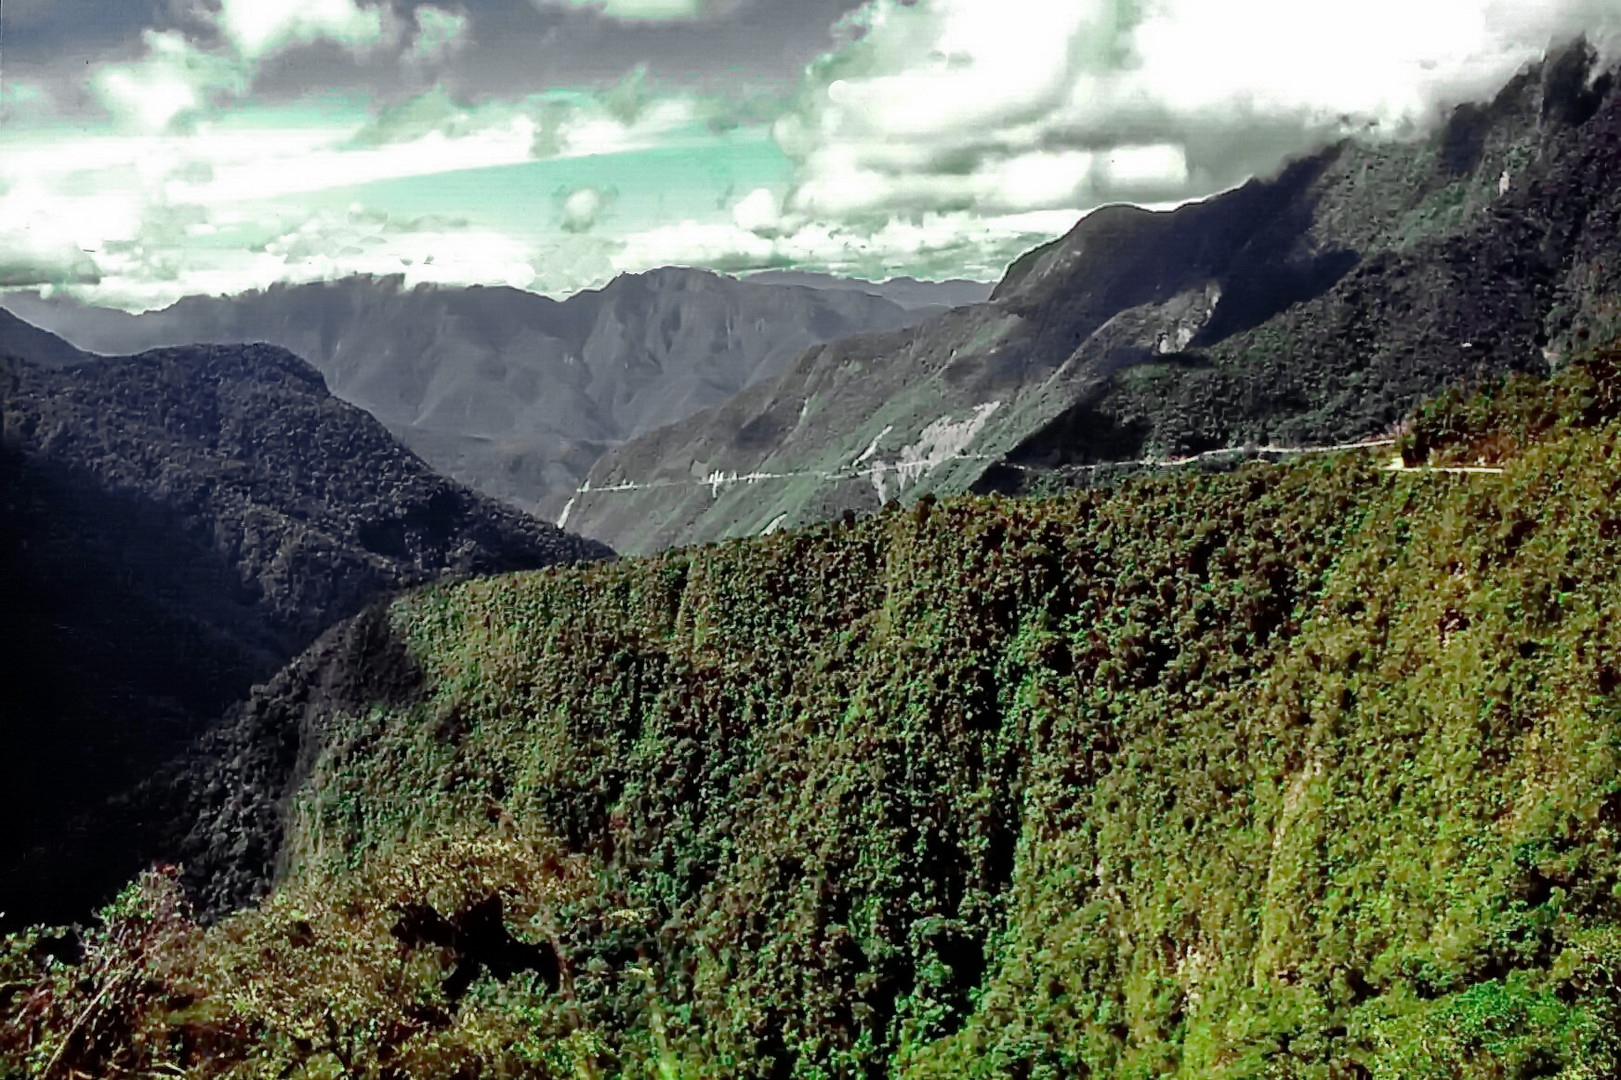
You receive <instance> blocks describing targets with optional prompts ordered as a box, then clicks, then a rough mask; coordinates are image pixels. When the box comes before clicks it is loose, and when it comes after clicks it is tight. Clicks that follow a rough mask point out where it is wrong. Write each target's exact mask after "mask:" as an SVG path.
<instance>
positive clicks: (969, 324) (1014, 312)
mask: <svg viewBox="0 0 1621 1080" xmlns="http://www.w3.org/2000/svg"><path fill="white" fill-rule="evenodd" d="M1594 64H1595V60H1594V54H1593V53H1592V51H1591V50H1590V49H1589V48H1588V47H1587V46H1586V45H1584V44H1578V45H1575V46H1572V47H1570V48H1569V49H1566V50H1564V51H1562V52H1559V53H1557V54H1555V55H1553V56H1551V57H1550V58H1549V59H1548V60H1547V61H1546V62H1545V63H1544V64H1542V65H1541V66H1539V67H1537V68H1535V69H1532V70H1529V71H1527V72H1526V73H1524V74H1522V75H1521V76H1520V77H1518V78H1516V79H1515V80H1514V81H1513V82H1512V83H1511V84H1510V85H1509V86H1507V87H1506V88H1505V89H1504V90H1503V91H1502V92H1501V93H1500V94H1499V95H1498V96H1497V98H1496V99H1495V100H1494V101H1493V102H1491V103H1490V104H1487V105H1466V106H1463V107H1462V108H1460V109H1458V110H1457V111H1456V113H1455V114H1454V115H1453V116H1452V117H1451V119H1450V121H1449V122H1448V123H1447V124H1446V125H1445V126H1444V128H1443V129H1442V130H1440V131H1438V132H1437V133H1435V134H1434V135H1433V137H1431V138H1430V139H1429V140H1428V141H1427V142H1425V143H1423V144H1421V145H1408V144H1394V143H1377V144H1364V143H1358V142H1346V143H1343V144H1340V145H1336V146H1333V147H1330V148H1328V149H1326V150H1324V151H1322V152H1321V153H1318V154H1315V155H1313V156H1310V157H1307V158H1305V159H1303V160H1300V161H1297V162H1295V163H1293V164H1291V165H1290V166H1289V167H1288V168H1286V169H1285V170H1284V171H1283V173H1282V174H1281V175H1280V176H1278V177H1276V178H1273V179H1270V180H1257V181H1254V182H1251V183H1249V184H1246V185H1244V186H1243V187H1242V188H1239V189H1237V190H1234V191H1230V192H1227V193H1225V194H1222V195H1218V196H1216V197H1214V198H1211V199H1208V200H1206V201H1204V202H1202V203H1198V204H1193V205H1188V206H1184V207H1182V208H1180V209H1177V210H1175V211H1172V212H1165V213H1155V212H1150V211H1146V210H1141V209H1137V208H1133V207H1128V206H1113V207H1105V208H1103V209H1101V210H1098V211H1096V212H1095V213H1092V214H1090V215H1088V216H1087V217H1086V218H1085V219H1084V220H1083V221H1081V222H1080V223H1079V224H1078V225H1077V226H1076V227H1075V228H1074V229H1073V230H1072V231H1071V232H1070V233H1069V234H1068V235H1066V236H1064V237H1062V238H1060V239H1058V240H1056V241H1054V242H1053V243H1051V244H1049V245H1047V246H1045V247H1043V248H1041V249H1038V250H1036V251H1033V252H1031V253H1029V254H1028V255H1027V256H1025V257H1023V258H1021V259H1020V260H1018V261H1017V262H1016V263H1015V264H1014V265H1013V266H1011V267H1010V268H1009V270H1008V272H1007V274H1006V276H1005V277H1004V278H1003V280H1002V282H1001V283H1000V284H999V285H998V286H997V287H996V291H995V293H994V295H993V296H992V298H991V299H990V301H989V302H987V303H984V304H979V305H974V306H970V307H964V308H958V309H955V310H952V311H950V312H947V313H944V314H941V315H937V316H935V317H933V318H930V319H929V320H927V321H925V322H923V323H921V324H919V325H917V326H915V327H911V328H906V329H902V330H895V331H890V332H885V333H874V334H864V335H858V336H855V337H852V338H847V339H844V340H841V341H837V342H833V343H830V344H827V345H822V346H816V347H813V348H811V349H809V350H807V351H806V352H805V353H803V354H802V355H801V356H800V357H799V358H798V359H797V360H796V361H795V362H794V363H793V365H792V366H791V367H790V368H789V369H788V370H787V371H785V372H784V373H783V374H782V375H780V376H778V377H777V378H775V379H772V380H769V381H765V382H762V383H759V384H756V385H754V386H752V387H750V388H749V389H747V390H745V391H744V392H743V393H741V394H739V395H738V396H737V397H735V398H733V399H732V400H730V401H728V402H726V403H724V404H723V405H720V406H717V407H715V408H713V409H710V410H707V411H705V412H702V413H699V414H696V415H694V416H692V417H689V418H688V419H686V420H683V421H680V422H678V423H676V424H674V425H671V426H669V427H666V428H663V429H660V430H659V431H656V432H653V433H651V434H649V435H646V436H644V437H642V438H640V439H636V440H633V441H631V442H629V443H627V444H625V445H623V446H620V447H617V448H614V449H612V450H610V451H609V452H608V453H607V454H605V455H604V456H603V458H602V459H601V460H600V461H599V462H598V463H597V464H596V465H595V466H594V467H593V468H592V470H591V473H590V476H589V477H588V479H587V482H586V484H585V485H582V487H581V489H580V490H579V492H578V493H577V495H576V498H575V499H574V501H573V503H572V505H571V507H570V512H569V515H568V517H567V521H568V524H569V527H571V528H575V529H578V530H579V531H581V532H582V533H584V534H585V535H588V536H595V537H598V538H599V539H602V540H604V541H605V542H608V543H610V544H613V545H614V546H615V547H616V548H618V549H620V550H624V551H650V550H655V549H658V548H661V547H665V546H668V545H672V544H685V543H695V542H702V541H706V540H712V539H716V538H719V537H725V536H739V535H748V534H756V533H760V532H762V531H766V530H769V529H772V528H780V527H787V526H792V525H796V524H802V523H805V522H811V521H818V520H825V519H827V518H830V517H835V516H838V515H839V514H840V513H841V512H842V511H844V510H855V511H866V510H870V509H873V508H875V507H877V506H879V505H881V504H882V503H884V502H885V501H886V500H888V499H892V498H896V497H898V496H901V495H905V496H906V497H908V498H915V497H916V496H917V495H919V494H921V493H924V492H934V493H938V494H942V495H943V494H951V493H956V492H963V491H969V490H975V491H987V490H999V491H1009V492H1012V491H1026V490H1032V489H1035V490H1041V489H1045V488H1050V487H1054V486H1062V485H1064V484H1068V483H1075V482H1080V483H1085V482H1087V480H1088V478H1089V477H1090V475H1091V472H1092V466H1094V465H1096V464H1097V463H1100V462H1109V461H1131V460H1143V459H1148V460H1158V459H1166V458H1175V457H1180V456H1185V455H1190V454H1196V453H1200V452H1203V451H1208V450H1213V449H1219V448H1225V447H1242V446H1244V445H1246V444H1251V445H1267V444H1280V445H1285V446H1299V445H1303V444H1314V443H1315V444H1322V443H1334V442H1340V441H1345V440H1349V439H1357V438H1365V437H1368V436H1374V435H1378V434H1380V433H1382V432H1384V431H1385V430H1386V429H1388V428H1389V427H1390V426H1391V425H1392V424H1393V423H1395V422H1396V421H1397V420H1398V419H1399V418H1400V417H1401V416H1402V415H1403V414H1404V412H1405V410H1407V409H1408V408H1410V407H1411V406H1412V404H1413V403H1414V402H1415V401H1417V400H1419V399H1421V398H1423V397H1424V396H1426V395H1428V394H1430V393H1433V392H1434V391H1436V390H1437V389H1438V388H1440V387H1442V386H1445V385H1449V384H1451V383H1453V382H1456V381H1458V380H1461V379H1467V378H1473V377H1476V376H1479V375H1487V374H1492V373H1500V372H1505V371H1514V370H1525V371H1535V370H1546V369H1547V368H1548V366H1549V365H1550V364H1557V363H1558V362H1559V358H1560V357H1561V356H1563V355H1565V354H1568V352H1569V351H1570V349H1571V348H1572V347H1573V345H1574V344H1579V338H1580V335H1582V334H1585V333H1591V332H1602V331H1603V330H1604V329H1605V328H1606V327H1608V326H1610V325H1613V324H1616V323H1618V322H1621V312H1618V311H1617V309H1616V307H1615V305H1614V301H1613V300H1612V299H1608V298H1609V297H1613V296H1614V294H1615V290H1616V287H1617V284H1618V282H1621V187H1618V186H1617V185H1616V183H1615V182H1614V177H1615V176H1617V175H1621V149H1618V146H1621V93H1618V92H1617V89H1616V77H1615V73H1614V72H1608V73H1604V74H1600V73H1599V72H1597V71H1596V70H1595V68H1594Z"/></svg>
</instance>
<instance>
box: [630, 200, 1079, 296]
mask: <svg viewBox="0 0 1621 1080" xmlns="http://www.w3.org/2000/svg"><path fill="white" fill-rule="evenodd" d="M732 218H733V220H732V221H730V222H700V221H695V220H685V221H680V222H675V223H672V224H669V225H662V226H659V227H657V228H654V229H650V230H646V231H643V232H640V233H636V234H633V235H631V236H628V237H626V238H625V239H624V241H623V242H622V244H621V246H620V247H619V249H618V250H617V251H616V252H615V253H614V255H613V263H614V266H615V268H616V269H618V270H621V271H638V270H645V269H648V268H649V267H654V266H665V265H677V266H706V267H710V268H713V269H717V270H723V271H728V272H733V273H741V272H744V271H749V270H762V269H768V268H772V267H789V266H791V267H798V268H803V269H819V270H826V271H828V272H831V273H837V274H846V275H849V276H852V277H865V278H873V279H883V278H888V277H893V276H895V275H896V274H911V275H913V276H916V277H920V278H945V277H961V276H968V277H973V278H978V279H980V280H992V279H995V278H997V277H1000V276H1001V274H1002V272H1003V271H1004V270H1005V269H1006V268H1007V265H1008V263H1010V262H1011V261H1013V260H1014V259H1015V258H1017V257H1018V256H1020V255H1022V254H1023V253H1024V252H1026V251H1028V250H1030V249H1031V248H1032V247H1035V246H1036V245H1038V244H1042V243H1045V242H1047V241H1048V240H1050V239H1052V237H1054V236H1056V235H1058V234H1060V233H1062V232H1064V231H1065V230H1067V229H1068V228H1070V226H1072V225H1074V224H1075V214H1073V213H1072V212H1069V211H1063V210H1059V211H1037V212H1030V213H1022V214H1004V215H994V216H986V215H982V214H978V213H976V212H972V211H966V210H958V211H952V212H949V213H927V214H922V215H917V216H896V217H892V218H890V219H888V220H885V221H882V222H874V221H870V220H869V221H865V222H860V223H849V224H845V223H837V222H833V221H830V220H827V219H819V218H810V217H806V216H804V215H799V214H794V213H784V212H782V211H781V210H780V198H779V197H778V196H777V195H776V194H775V193H774V192H772V191H771V190H770V189H767V188H760V189H756V190H754V191H752V192H750V193H749V194H748V195H746V196H744V197H743V198H742V199H740V200H739V201H738V202H737V203H736V204H735V205H734V206H733V207H732Z"/></svg>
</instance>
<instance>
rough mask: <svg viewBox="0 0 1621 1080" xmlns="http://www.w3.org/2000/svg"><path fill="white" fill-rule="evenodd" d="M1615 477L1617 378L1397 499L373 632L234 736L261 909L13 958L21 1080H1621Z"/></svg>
mask: <svg viewBox="0 0 1621 1080" xmlns="http://www.w3.org/2000/svg"><path fill="white" fill-rule="evenodd" d="M1618 442H1621V350H1617V349H1611V350H1609V351H1607V352H1598V353H1595V354H1594V355H1592V356H1584V357H1581V358H1580V359H1579V360H1578V361H1577V362H1576V363H1574V364H1573V365H1571V366H1570V367H1568V368H1567V369H1566V370H1564V371H1563V372H1562V373H1561V374H1560V375H1559V376H1558V377H1557V378H1556V379H1554V380H1553V381H1551V382H1545V381H1542V380H1540V379H1534V378H1527V377H1522V378H1518V379H1516V380H1512V381H1504V382H1501V383H1497V382H1493V383H1491V384H1489V385H1488V387H1487V388H1486V389H1485V391H1484V392H1483V393H1482V394H1480V395H1478V396H1473V397H1471V396H1467V395H1454V396H1450V397H1446V398H1443V399H1440V400H1438V401H1436V402H1434V403H1432V404H1431V405H1429V406H1426V407H1425V408H1424V409H1422V410H1420V411H1419V412H1418V413H1416V414H1415V415H1413V416H1412V417H1411V418H1410V422H1409V425H1408V428H1407V430H1406V433H1405V434H1404V435H1403V436H1402V443H1401V446H1400V451H1401V455H1402V459H1403V460H1404V461H1406V462H1408V463H1409V464H1410V465H1411V466H1412V467H1408V468H1403V469H1398V470H1392V469H1391V468H1389V467H1388V463H1389V460H1390V457H1391V451H1390V450H1389V449H1383V450H1380V451H1379V452H1377V453H1374V452H1372V451H1369V450H1357V451H1349V452H1346V451H1341V452H1335V453H1324V454H1319V455H1314V456H1312V457H1310V458H1308V459H1306V460H1304V461H1299V462H1294V463H1286V464H1281V465H1270V464H1251V465H1248V466H1246V467H1243V468H1240V469H1238V470H1237V471H1234V472H1230V473H1220V474H1201V473H1197V472H1194V471H1191V470H1183V471H1180V472H1174V473H1169V474H1163V475H1158V476H1149V477H1139V478H1135V479H1130V480H1127V481H1125V482H1123V483H1121V484H1118V485H1112V486H1109V487H1105V488H1094V489H1090V490H1080V491H1072V492H1069V493H1067V494H1065V495H1063V496H1061V497H1058V498H1053V499H1041V500H1037V499H1008V498H1003V497H1000V496H991V497H980V498H954V499H946V500H939V501H936V500H934V499H930V498H924V499H920V500H919V501H918V502H917V503H916V504H915V505H913V506H912V507H910V508H907V509H905V510H901V509H899V508H891V509H889V510H887V511H884V512H881V513H879V514H875V515H870V516H867V517H864V518H860V519H857V520H853V521H849V522H840V523H834V524H827V525H819V526H815V527H811V528H807V529H803V530H799V531H795V532H791V533H781V534H777V535H772V536H767V537H758V538H751V539H746V540H739V541H734V542H728V543H724V544H716V545H710V546H705V547H699V548H690V549H685V550H680V551H672V552H667V553H663V554H661V555H658V556H653V557H648V558H641V559H626V560H624V561H621V562H617V563H611V564H597V565H593V566H589V567H581V568H574V569H566V570H562V571H559V572H550V573H545V574H528V575H517V576H511V577H505V578H498V579H488V580H482V581H477V582H464V583H457V584H447V585H442V586H437V587H433V588H430V589H426V590H421V591H418V592H415V593H413V594H410V595H407V596H404V597H401V598H399V599H396V600H394V601H393V602H391V603H390V604H389V605H388V606H387V607H386V608H385V609H378V610H374V611H370V612H368V613H367V614H365V615H363V616H362V617H360V618H358V619H357V620H355V621H354V622H352V623H349V624H346V625H344V626H342V627H339V628H336V629H334V630H333V631H332V632H331V633H329V634H328V635H327V636H326V637H324V638H323V639H322V641H321V642H320V643H319V644H318V645H317V646H316V647H315V648H314V649H312V650H311V651H310V652H309V653H307V654H305V655H304V656H303V657H301V658H300V659H299V661H298V662H297V663H296V664H295V665H294V666H293V667H291V668H289V669H288V670H287V671H285V672H283V673H282V675H280V676H278V677H277V678H276V679H275V680H273V681H272V682H270V683H268V684H266V685H265V686H263V687H262V688H260V690H259V691H257V692H256V694H255V696H254V698H253V700H252V701H251V702H250V703H249V704H248V705H247V706H245V707H244V708H243V709H241V710H239V711H238V712H237V713H235V714H234V717H233V723H232V724H230V725H228V726H226V727H222V728H221V729H219V730H218V731H217V732H216V733H215V735H216V740H215V742H214V743H213V750H214V752H215V753H216V754H217V761H218V764H217V765H216V767H215V768H213V769H211V770H209V771H208V772H206V773H205V774H204V775H207V776H210V777H213V778H214V779H215V780H216V781H217V784H216V789H215V790H214V791H213V792H212V793H210V796H209V797H210V798H212V799H213V801H214V806H215V809H214V811H213V815H212V818H211V819H207V820H205V821H204V822H203V823H202V824H200V825H199V834H200V835H201V836H204V837H213V838H214V839H212V840H211V841H210V842H211V843H212V845H213V846H214V858H215V860H216V861H215V862H214V864H213V865H212V866H211V867H209V868H208V869H209V870H211V871H212V880H213V882H214V886H213V887H214V890H215V891H208V889H209V887H208V886H207V883H205V893H204V895H205V898H206V899H208V900H209V901H210V902H211V904H214V905H217V904H218V903H219V901H220V900H222V899H230V898H233V895H234V899H235V900H237V901H239V902H240V901H241V900H245V899H249V898H253V897H257V896H259V895H260V893H261V890H263V889H264V888H266V887H267V886H270V885H273V886H274V890H273V891H272V892H271V893H270V894H269V895H268V896H265V897H263V902H262V903H260V904H259V905H258V906H257V907H256V908H254V909H250V910H244V911H241V912H239V913H237V914H234V915H230V916H228V917H226V918H224V919H223V920H221V921H219V922H218V923H216V924H215V925H214V926H212V928H209V929H204V928H202V927H200V926H198V925H197V923H196V922H195V920H194V918H193V916H192V915H191V914H190V911H189V909H188V906H187V903H186V901H185V899H184V897H183V895H182V894H181V893H180V891H179V889H178V887H177V885H178V883H177V876H178V875H177V874H176V873H175V872H173V871H159V872H157V873H153V874H149V875H147V876H145V877H144V878H142V879H141V880H140V881H138V882H136V883H135V884H134V885H132V887H131V889H130V890H129V891H127V892H126V894H125V895H124V898H123V900H122V901H121V902H120V904H119V905H117V906H116V907H114V908H112V909H110V910H109V913H108V915H107V917H106V920H105V923H104V924H103V925H102V926H100V927H98V928H94V929H91V930H88V931H87V932H86V934H85V937H84V941H83V942H82V946H83V949H84V959H82V960H75V959H74V957H73V955H72V952H73V950H72V947H71V943H64V942H62V941H61V940H60V938H59V937H56V936H53V935H51V934H48V933H45V932H34V933H33V934H31V935H27V936H24V937H22V938H19V939H14V940H13V942H12V943H11V945H10V946H9V947H8V948H7V949H5V950H0V988H3V987H7V986H10V987H13V988H14V989H12V990H10V991H7V990H5V989H0V1071H4V1070H6V1069H7V1068H8V1066H9V1067H10V1068H12V1069H14V1070H17V1071H19V1072H24V1073H25V1072H26V1067H25V1066H24V1065H20V1064H14V1063H23V1062H27V1061H29V1060H33V1061H36V1062H37V1061H41V1060H47V1059H48V1060H54V1061H58V1062H61V1063H62V1068H61V1070H60V1075H63V1076H67V1075H72V1074H77V1075H90V1076H108V1075H119V1074H125V1075H184V1076H188V1077H193V1078H195V1080H201V1078H206V1077H216V1076H275V1075H299V1074H305V1075H348V1076H385V1075H387V1076H393V1077H397V1078H399V1080H408V1078H411V1080H415V1078H421V1080H430V1078H438V1077H446V1076H468V1077H473V1076H534V1077H558V1078H562V1077H587V1076H597V1077H605V1078H606V1077H647V1076H658V1077H673V1078H687V1077H690V1078H697V1077H705V1078H710V1077H714V1078H748V1080H771V1078H788V1077H813V1076H819V1077H866V1078H872V1080H945V1078H959V1077H970V1078H978V1080H1033V1078H1038V1077H1047V1078H1060V1077H1063V1078H1070V1077H1089V1078H1095V1080H1134V1078H1144V1077H1151V1076H1152V1077H1174V1078H1185V1080H1195V1078H1197V1080H1208V1078H1216V1080H1253V1078H1261V1077H1290V1078H1307V1077H1317V1078H1324V1080H1326V1078H1347V1080H1349V1078H1365V1080H1432V1078H1434V1080H1440V1078H1443V1077H1445V1078H1451V1080H1503V1078H1506V1077H1518V1078H1532V1077H1549V1078H1552V1077H1563V1078H1567V1080H1569V1078H1575V1077H1607V1076H1615V1075H1617V1070H1618V1068H1621V987H1618V985H1617V980H1616V972H1617V970H1618V967H1617V965H1618V964H1621V843H1618V839H1617V829H1618V823H1621V782H1618V779H1617V777H1618V765H1621V620H1618V619H1617V618H1616V617H1615V616H1616V612H1617V610H1618V609H1621V578H1618V576H1617V574H1616V567H1617V566H1618V565H1621V507H1618V506H1617V504H1616V500H1615V492H1616V489H1617V476H1616V470H1615V460H1616V454H1617V452H1618ZM1465 468H1475V469H1485V470H1495V471H1476V472H1462V471H1459V472H1451V471H1444V470H1449V469H1465ZM210 820H211V821H212V822H213V824H210V823H209V821H210ZM267 849H269V850H272V851H273V852H274V855H275V857H274V858H273V859H267V858H265V857H264V852H265V851H266V850H267ZM238 853H240V854H242V855H244V856H246V858H242V859H239V860H235V861H234V868H233V855H235V854H238ZM190 865H192V866H195V865H197V864H196V863H192V864H190ZM272 871H274V876H272ZM188 872H190V871H189V870H188ZM216 911H217V908H216ZM64 954H68V955H67V959H65V960H64V959H62V957H63V955H64ZM17 988H20V989H17ZM8 993H9V995H10V996H9V997H8V996H7V995H8ZM86 1029H89V1030H90V1031H93V1032H95V1033H96V1037H94V1038H89V1037H83V1036H81V1035H79V1034H78V1033H80V1032H83V1031H85V1030H86ZM338 1063H341V1072H340V1070H339V1065H338Z"/></svg>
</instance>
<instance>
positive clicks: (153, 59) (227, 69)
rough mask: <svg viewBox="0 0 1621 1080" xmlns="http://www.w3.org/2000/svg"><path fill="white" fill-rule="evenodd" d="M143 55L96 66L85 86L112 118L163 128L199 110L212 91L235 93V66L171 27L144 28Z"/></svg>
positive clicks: (238, 73) (150, 128) (237, 82)
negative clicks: (101, 66)
mask: <svg viewBox="0 0 1621 1080" xmlns="http://www.w3.org/2000/svg"><path fill="white" fill-rule="evenodd" d="M144 40H145V44H146V55H145V56H143V57H142V58H141V59H140V60H137V61H134V62H133V63H128V64H111V65H108V66H107V67H104V68H102V69H101V70H100V71H98V72H96V73H95V75H94V76H92V78H91V87H92V89H93V90H94V91H95V94H96V96H97V97H98V98H99V99H100V100H101V103H102V105H103V107H105V108H106V109H107V111H108V112H109V113H111V114H112V115H113V116H114V117H115V118H116V119H118V120H120V121H122V122H124V123H125V124H127V125H129V126H131V127H134V128H136V129H139V130H144V131H163V130H165V129H167V128H168V127H169V126H170V125H171V124H173V123H174V121H175V120H177V119H179V118H181V117H183V116H187V115H190V114H195V113H199V112H202V111H204V110H205V109H206V108H207V107H208V105H209V104H210V95H211V94H214V93H240V92H241V89H242V86H243V77H242V73H241V71H240V69H239V68H238V67H237V65H236V64H234V63H233V62H232V61H230V60H228V59H225V58H224V57H220V56H216V55H214V54H211V53H206V52H204V51H202V50H201V49H199V48H197V47H196V46H195V45H193V44H192V43H191V42H190V41H188V40H187V39H186V38H185V36H184V35H182V34H180V33H178V32H175V31H166V32H159V31H156V30H148V31H147V32H146V34H145V37H144Z"/></svg>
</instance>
